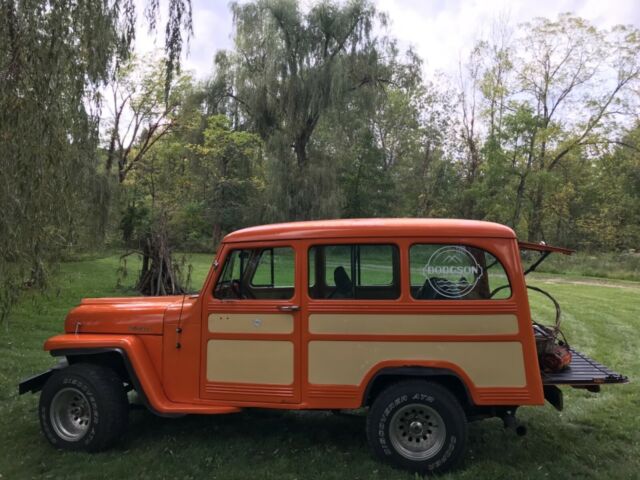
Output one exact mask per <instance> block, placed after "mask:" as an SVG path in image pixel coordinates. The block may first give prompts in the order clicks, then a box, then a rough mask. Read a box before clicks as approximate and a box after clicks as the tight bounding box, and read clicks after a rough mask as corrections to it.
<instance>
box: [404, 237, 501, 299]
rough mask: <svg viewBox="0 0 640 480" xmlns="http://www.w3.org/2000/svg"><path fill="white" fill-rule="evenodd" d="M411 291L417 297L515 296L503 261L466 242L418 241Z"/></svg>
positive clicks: (412, 259)
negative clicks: (449, 243) (463, 243)
mask: <svg viewBox="0 0 640 480" xmlns="http://www.w3.org/2000/svg"><path fill="white" fill-rule="evenodd" d="M409 253H410V255H409V256H410V265H411V295H412V296H413V298H415V299H416V300H490V299H494V300H500V299H506V298H509V297H511V286H510V284H509V279H508V277H507V274H506V272H505V269H504V267H503V265H502V264H501V263H500V261H499V260H498V259H497V258H496V257H495V256H493V255H492V254H491V253H489V252H487V251H485V250H482V249H480V248H476V247H470V246H466V245H442V244H417V245H413V246H412V247H411V250H410V252H409Z"/></svg>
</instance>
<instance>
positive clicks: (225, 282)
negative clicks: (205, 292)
mask: <svg viewBox="0 0 640 480" xmlns="http://www.w3.org/2000/svg"><path fill="white" fill-rule="evenodd" d="M294 258H295V257H294V253H293V249H292V248H290V247H274V248H253V249H238V250H233V251H232V252H231V253H229V255H228V256H227V259H226V260H225V263H224V266H223V270H222V274H221V275H220V278H219V279H218V283H217V284H216V287H215V290H214V292H213V295H214V297H216V298H220V299H231V298H234V299H243V300H262V299H272V300H287V299H289V298H292V297H293V293H294V278H295V261H294Z"/></svg>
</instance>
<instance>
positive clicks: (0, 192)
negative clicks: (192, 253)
mask: <svg viewBox="0 0 640 480" xmlns="http://www.w3.org/2000/svg"><path fill="white" fill-rule="evenodd" d="M168 9H169V15H168V18H169V20H168V23H167V25H166V28H165V36H166V44H165V57H166V68H167V69H166V72H165V76H166V79H167V80H166V81H167V85H169V84H170V79H171V78H172V76H173V74H174V71H176V70H178V69H179V66H180V65H179V59H180V53H181V50H182V47H183V42H184V39H185V36H186V37H188V36H189V35H190V34H191V27H192V25H191V6H190V1H189V0H170V1H169V5H168ZM158 14H159V3H158V1H157V0H151V1H150V2H149V3H148V5H147V9H146V15H147V18H149V19H151V21H150V25H151V27H155V19H156V18H157V17H158ZM136 20H137V18H136V11H135V2H134V1H133V0H109V1H102V0H93V1H86V2H67V1H64V0H59V1H58V0H48V1H44V2H43V1H40V0H0V172H1V177H0V178H1V179H0V319H1V320H4V319H6V317H7V314H8V312H9V309H10V307H11V305H12V303H13V302H14V301H15V300H16V299H17V297H18V296H19V292H20V291H21V290H22V289H23V288H24V287H25V286H35V287H42V286H44V285H45V284H46V278H47V275H46V272H47V268H48V266H49V265H50V264H51V262H53V261H55V260H57V259H58V258H59V256H60V254H61V252H62V251H63V248H66V247H69V246H73V245H75V244H77V243H78V240H79V238H80V237H81V236H82V235H89V234H90V232H95V231H98V232H99V231H100V229H99V228H95V225H92V222H94V219H99V218H100V215H97V214H96V213H98V212H99V211H100V210H101V208H103V205H101V204H103V203H104V198H106V195H105V189H106V188H107V184H106V179H105V178H104V177H103V176H101V175H100V174H99V173H98V168H97V163H98V160H97V145H98V138H97V136H98V135H97V134H98V115H99V112H100V95H99V88H100V87H101V86H102V85H104V84H105V82H106V81H107V80H108V79H109V78H110V77H111V75H112V74H113V72H114V71H115V68H116V66H117V65H118V64H120V63H121V62H122V61H123V60H125V59H126V58H127V57H128V56H129V54H130V52H131V50H132V44H133V40H134V33H135V25H136Z"/></svg>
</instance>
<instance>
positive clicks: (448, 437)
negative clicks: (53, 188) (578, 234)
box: [20, 219, 627, 473]
mask: <svg viewBox="0 0 640 480" xmlns="http://www.w3.org/2000/svg"><path fill="white" fill-rule="evenodd" d="M522 250H526V251H528V252H529V253H528V254H527V255H528V256H529V257H534V258H533V259H532V260H533V262H532V264H531V266H530V267H529V268H528V269H527V270H526V271H525V269H524V267H523V262H522V261H521V256H520V253H521V251H522ZM551 252H559V253H562V254H570V253H571V251H570V250H566V249H562V248H556V247H550V246H547V245H544V244H531V243H525V242H518V240H517V239H516V235H515V234H514V232H513V230H511V229H510V228H508V227H506V226H503V225H499V224H495V223H488V222H480V221H467V220H428V219H371V220H367V219H363V220H333V221H314V222H298V223H285V224H276V225H265V226H260V227H254V228H247V229H244V230H240V231H237V232H234V233H231V234H230V235H227V236H226V237H225V239H224V240H223V242H222V245H221V246H220V249H219V251H218V252H217V254H216V258H215V260H214V262H213V266H212V268H211V271H210V272H209V275H208V277H207V280H206V281H205V283H204V286H203V287H202V290H201V292H200V293H199V294H197V295H187V296H173V297H157V298H150V297H144V298H102V299H84V300H83V301H82V302H81V304H80V305H79V306H78V307H76V308H74V309H73V310H72V311H71V312H70V313H69V314H68V316H67V318H66V321H65V333H64V334H62V335H58V336H55V337H52V338H50V339H48V340H47V341H46V342H45V345H44V348H45V350H47V351H49V352H50V353H51V354H52V355H54V356H56V357H60V358H61V359H62V361H61V363H60V364H59V365H58V366H57V367H56V368H53V369H52V370H50V371H48V372H45V373H43V374H40V375H37V376H35V377H32V378H30V379H27V380H25V381H23V382H22V383H21V384H20V393H24V392H27V391H31V392H36V391H39V390H42V394H41V397H40V408H39V412H40V422H41V426H42V430H43V432H44V434H45V436H46V437H47V439H48V440H49V441H50V442H51V443H52V444H53V445H54V446H56V447H59V448H64V449H73V450H88V451H97V450H101V449H104V448H106V447H108V446H110V445H111V444H112V443H113V442H114V441H115V440H116V439H117V438H118V437H119V436H120V434H121V433H122V432H123V431H124V429H125V428H126V425H127V415H128V409H129V400H128V398H129V397H128V395H127V392H129V391H131V390H135V391H136V392H137V394H138V397H139V398H140V399H141V401H142V402H143V403H144V404H145V405H146V406H147V407H148V408H149V409H150V410H151V411H153V412H155V413H157V414H159V415H176V414H223V413H234V412H240V411H241V410H242V409H244V408H256V407H257V408H279V409H295V410H301V409H331V410H342V409H358V408H361V407H366V409H367V410H366V411H367V416H368V420H367V436H368V440H369V444H370V446H371V448H372V450H373V452H374V454H375V455H376V456H378V457H379V458H381V459H383V460H385V461H388V462H390V463H391V464H393V465H395V466H398V467H401V468H406V469H409V470H412V471H416V472H420V473H429V472H442V471H445V470H447V469H450V468H451V467H452V466H454V465H455V464H456V463H457V462H458V461H459V460H460V458H461V457H462V455H463V452H464V450H465V442H466V437H467V422H468V421H469V420H473V419H478V418H486V417H494V416H498V417H501V418H502V419H503V420H504V423H505V426H508V427H512V428H514V429H515V430H516V431H517V432H518V433H521V434H524V432H525V429H524V426H522V425H520V424H519V423H518V422H517V421H516V419H515V411H516V409H517V408H518V407H519V406H521V405H542V404H543V403H544V401H545V398H546V399H547V400H548V401H549V402H550V403H552V404H553V405H554V406H555V407H556V408H558V409H561V408H562V393H561V391H560V390H559V388H558V385H570V386H572V387H577V388H586V389H589V390H591V391H597V390H598V389H599V388H600V385H601V384H606V383H625V382H626V381H627V379H626V377H624V376H622V375H619V374H616V373H614V372H612V371H610V370H608V369H607V368H605V367H604V366H602V365H600V364H598V363H596V362H594V361H593V360H590V359H588V358H587V357H586V356H584V355H583V354H580V353H578V352H576V351H574V350H572V349H571V348H570V347H569V346H568V344H567V342H566V340H565V339H564V337H563V336H562V335H561V332H560V329H559V310H558V315H557V318H556V324H555V325H551V326H543V325H540V324H538V323H535V322H532V319H531V315H530V311H529V301H528V295H527V285H526V283H525V274H526V273H528V272H529V271H532V270H534V269H535V268H536V267H537V265H538V264H539V263H540V262H541V261H542V260H543V259H544V258H545V257H546V256H547V255H549V254H550V253H551ZM543 293H544V294H546V292H543ZM547 295H548V294H547ZM554 303H556V306H557V302H555V300H554Z"/></svg>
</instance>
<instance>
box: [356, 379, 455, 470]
mask: <svg viewBox="0 0 640 480" xmlns="http://www.w3.org/2000/svg"><path fill="white" fill-rule="evenodd" d="M434 412H435V413H434ZM392 429H393V432H395V433H393V432H392ZM367 439H368V441H369V446H370V447H371V449H372V451H373V453H374V455H375V456H376V457H377V458H379V459H380V460H382V461H384V462H386V463H389V464H391V465H392V466H394V467H397V468H401V469H403V470H409V471H411V472H417V473H420V474H429V473H434V474H435V473H443V472H446V471H449V470H451V469H452V468H454V467H455V466H456V465H457V464H458V462H459V461H460V459H461V458H462V456H463V455H464V451H465V445H466V442H467V420H466V416H465V413H464V410H463V409H462V407H461V406H460V402H458V400H457V398H456V397H455V396H454V395H453V394H452V393H451V392H450V391H449V390H447V389H446V388H445V387H443V386H441V385H438V384H436V383H433V382H428V381H422V380H409V381H404V382H400V383H396V384H394V385H392V386H391V387H389V388H387V389H386V390H384V391H383V392H382V393H381V394H380V395H378V397H377V398H376V399H375V401H374V402H373V405H372V406H371V409H370V411H369V415H368V417H367Z"/></svg>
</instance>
